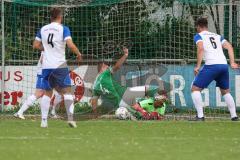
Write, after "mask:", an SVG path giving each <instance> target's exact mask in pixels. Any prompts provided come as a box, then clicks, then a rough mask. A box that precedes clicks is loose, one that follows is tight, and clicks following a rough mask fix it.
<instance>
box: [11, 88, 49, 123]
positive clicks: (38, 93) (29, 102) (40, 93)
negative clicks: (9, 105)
mask: <svg viewBox="0 0 240 160" xmlns="http://www.w3.org/2000/svg"><path fill="white" fill-rule="evenodd" d="M43 93H44V91H43V90H42V89H36V91H35V93H34V94H33V95H31V96H29V97H28V98H27V99H26V100H25V101H24V102H23V105H22V106H21V108H20V109H19V110H18V112H17V113H16V114H14V116H15V117H17V118H20V119H25V117H24V116H23V113H24V112H25V111H26V110H27V109H28V108H29V107H30V106H32V105H33V104H34V102H35V101H36V100H37V99H39V98H40V97H42V96H43Z"/></svg>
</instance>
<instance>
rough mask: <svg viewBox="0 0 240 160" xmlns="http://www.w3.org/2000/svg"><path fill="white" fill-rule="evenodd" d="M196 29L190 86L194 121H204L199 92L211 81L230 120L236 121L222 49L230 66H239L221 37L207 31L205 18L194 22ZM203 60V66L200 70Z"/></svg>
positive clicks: (231, 50) (227, 43) (230, 47)
mask: <svg viewBox="0 0 240 160" xmlns="http://www.w3.org/2000/svg"><path fill="white" fill-rule="evenodd" d="M196 28H197V32H198V34H196V35H195V36H194V42H195V43H196V45H197V65H196V67H195V68H194V73H195V75H196V77H195V79H194V81H193V84H192V100H193V103H194V106H195V108H196V110H197V116H196V119H195V120H196V121H204V114H203V101H202V96H201V91H202V90H203V89H204V88H207V87H208V85H209V84H210V83H211V82H212V81H216V86H217V87H219V88H220V90H221V94H222V96H223V98H224V100H225V102H226V104H227V106H228V109H229V111H230V114H231V120H232V121H237V120H238V116H237V114H236V105H235V102H234V100H233V97H232V95H231V94H230V91H229V71H228V64H227V60H226V57H225V55H224V53H223V48H225V49H227V50H228V55H229V59H230V66H231V68H233V69H237V68H238V67H239V66H238V64H236V63H235V60H234V51H233V47H232V45H231V44H230V43H229V42H228V41H227V40H225V39H224V38H223V37H222V36H220V35H218V34H215V33H212V32H209V31H208V21H207V19H206V18H199V19H198V20H197V22H196ZM203 59H204V60H205V65H204V66H203V67H202V68H201V64H202V60H203ZM200 68H201V69H200Z"/></svg>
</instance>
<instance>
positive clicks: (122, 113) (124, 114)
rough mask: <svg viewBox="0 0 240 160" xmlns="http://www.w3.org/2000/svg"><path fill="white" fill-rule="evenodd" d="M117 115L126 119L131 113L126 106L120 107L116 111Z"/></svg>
mask: <svg viewBox="0 0 240 160" xmlns="http://www.w3.org/2000/svg"><path fill="white" fill-rule="evenodd" d="M115 115H116V117H117V118H118V119H121V120H126V119H129V118H130V113H129V112H128V110H127V108H125V107H119V108H118V109H117V110H116V112H115Z"/></svg>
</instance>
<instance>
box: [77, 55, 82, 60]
mask: <svg viewBox="0 0 240 160" xmlns="http://www.w3.org/2000/svg"><path fill="white" fill-rule="evenodd" d="M77 61H78V62H81V61H82V55H81V54H78V55H77Z"/></svg>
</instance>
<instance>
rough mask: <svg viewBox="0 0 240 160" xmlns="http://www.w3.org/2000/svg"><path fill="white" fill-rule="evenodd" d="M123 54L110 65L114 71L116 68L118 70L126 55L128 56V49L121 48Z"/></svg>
mask: <svg viewBox="0 0 240 160" xmlns="http://www.w3.org/2000/svg"><path fill="white" fill-rule="evenodd" d="M123 52H124V54H123V56H122V57H121V58H120V59H119V60H118V61H117V63H116V64H115V65H114V66H113V67H112V71H113V72H116V71H117V70H119V69H120V68H121V66H122V65H123V63H124V62H125V61H126V59H127V57H128V49H127V48H123Z"/></svg>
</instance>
